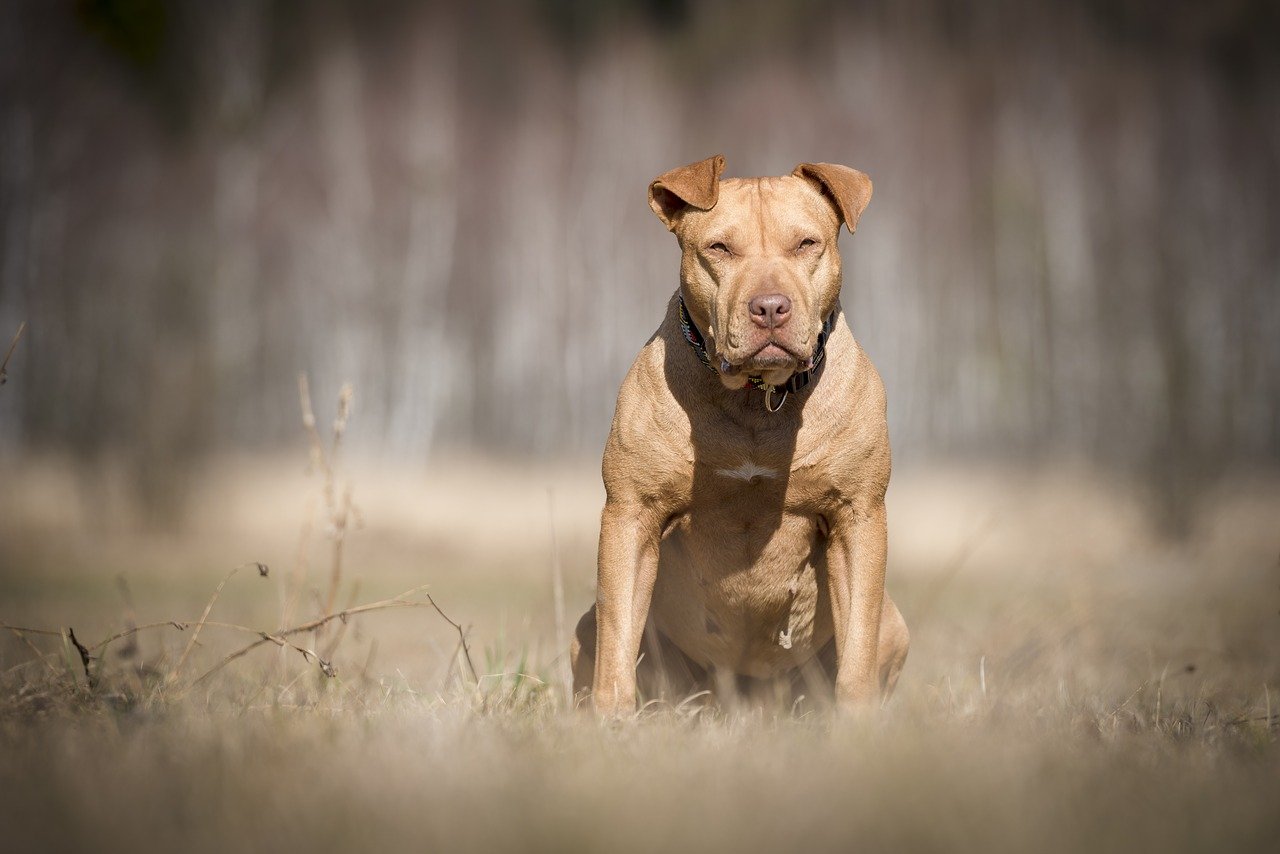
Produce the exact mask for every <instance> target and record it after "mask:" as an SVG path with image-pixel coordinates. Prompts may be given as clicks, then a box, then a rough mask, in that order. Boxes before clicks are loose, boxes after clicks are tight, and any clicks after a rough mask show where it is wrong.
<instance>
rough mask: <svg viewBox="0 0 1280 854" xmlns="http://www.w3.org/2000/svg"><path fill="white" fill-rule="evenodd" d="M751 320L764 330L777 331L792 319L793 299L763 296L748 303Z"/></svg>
mask: <svg viewBox="0 0 1280 854" xmlns="http://www.w3.org/2000/svg"><path fill="white" fill-rule="evenodd" d="M747 309H748V310H749V311H750V312H751V319H752V320H753V321H754V322H755V324H756V326H759V327H761V328H763V329H776V328H778V327H779V326H782V325H783V324H785V323H786V322H787V321H788V320H790V319H791V298H790V297H788V296H785V295H783V294H762V295H760V296H757V297H752V298H751V302H749V303H747Z"/></svg>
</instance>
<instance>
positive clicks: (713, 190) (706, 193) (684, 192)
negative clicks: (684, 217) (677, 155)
mask: <svg viewBox="0 0 1280 854" xmlns="http://www.w3.org/2000/svg"><path fill="white" fill-rule="evenodd" d="M723 171H724V156H723V155H720V154H717V155H716V156H715V157H708V158H707V159H706V160H699V161H698V162H697V163H690V164H689V165H688V166H681V167H680V168H678V169H672V170H671V171H670V172H663V173H662V174H661V175H659V176H658V177H657V178H654V179H653V183H651V184H650V185H649V207H651V208H653V212H654V213H656V214H657V215H658V219H660V220H662V224H663V225H665V226H666V227H667V229H668V230H671V229H674V228H675V218H676V216H677V215H678V214H680V213H681V212H682V211H684V210H685V209H687V208H697V209H698V210H700V211H709V210H711V209H712V208H714V207H715V206H716V199H718V198H719V197H720V173H721V172H723Z"/></svg>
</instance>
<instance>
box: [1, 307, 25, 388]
mask: <svg viewBox="0 0 1280 854" xmlns="http://www.w3.org/2000/svg"><path fill="white" fill-rule="evenodd" d="M26 331H27V322H26V321H25V320H24V321H22V322H21V323H19V324H18V331H17V332H15V333H14V334H13V340H12V341H10V342H9V349H8V351H6V352H5V354H4V361H3V362H0V385H4V384H5V383H6V382H8V381H9V359H10V358H12V356H13V351H14V350H16V349H18V341H20V340H21V339H22V333H23V332H26Z"/></svg>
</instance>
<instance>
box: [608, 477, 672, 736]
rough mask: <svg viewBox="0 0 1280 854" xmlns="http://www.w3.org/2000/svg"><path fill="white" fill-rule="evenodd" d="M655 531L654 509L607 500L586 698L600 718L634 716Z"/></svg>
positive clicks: (658, 532)
mask: <svg viewBox="0 0 1280 854" xmlns="http://www.w3.org/2000/svg"><path fill="white" fill-rule="evenodd" d="M660 527H661V520H660V519H659V518H658V517H657V514H656V513H655V511H654V509H653V508H651V507H647V506H645V505H644V504H643V503H642V502H638V501H634V502H633V501H625V500H615V499H613V498H610V499H609V500H608V501H607V502H606V503H605V507H604V512H603V513H602V514H601V517H600V553H599V566H598V574H597V580H596V670H595V684H594V685H593V687H592V691H591V694H592V698H593V701H594V703H595V708H596V711H597V713H599V714H600V716H601V717H619V716H621V715H625V714H630V713H631V712H633V711H635V707H636V657H637V655H639V653H640V639H641V636H642V635H643V633H644V624H645V621H646V620H647V619H648V617H649V602H650V600H651V599H652V597H653V583H654V580H655V579H656V578H657V577H658V544H659V540H660V539H661V530H660Z"/></svg>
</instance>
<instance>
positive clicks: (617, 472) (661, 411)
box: [602, 331, 693, 498]
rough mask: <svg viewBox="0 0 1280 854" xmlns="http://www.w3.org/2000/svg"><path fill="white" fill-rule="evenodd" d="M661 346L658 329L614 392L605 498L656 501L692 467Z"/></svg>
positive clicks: (685, 426)
mask: <svg viewBox="0 0 1280 854" xmlns="http://www.w3.org/2000/svg"><path fill="white" fill-rule="evenodd" d="M666 346H667V342H666V341H665V340H664V336H663V334H662V333H661V331H659V333H658V334H656V335H654V337H653V338H652V339H650V341H649V343H648V344H646V345H645V347H644V349H643V350H641V351H640V355H639V356H637V357H636V360H635V362H634V363H633V364H632V365H631V370H629V371H628V372H627V376H626V379H624V380H623V381H622V387H621V389H620V390H619V391H618V403H617V407H616V408H615V410H614V415H613V426H612V427H611V429H610V430H609V439H608V442H607V443H606V444H605V452H604V463H603V466H602V474H603V476H604V485H605V490H606V491H607V492H608V493H609V495H610V496H611V497H614V496H618V495H622V494H629V495H632V496H634V497H648V498H661V497H663V496H665V495H666V494H667V493H670V492H672V491H673V490H676V489H678V485H679V483H680V482H682V481H684V480H686V479H687V478H686V477H685V472H686V470H687V469H691V468H692V464H693V456H692V445H691V442H690V438H689V437H690V427H689V417H688V415H687V413H685V411H684V409H683V408H682V407H681V406H680V405H679V403H677V401H676V399H675V396H674V395H673V394H672V392H671V389H670V387H669V384H668V381H667V377H666V373H665V363H666V358H665V348H666Z"/></svg>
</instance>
